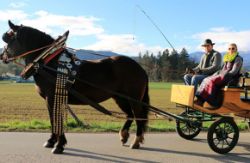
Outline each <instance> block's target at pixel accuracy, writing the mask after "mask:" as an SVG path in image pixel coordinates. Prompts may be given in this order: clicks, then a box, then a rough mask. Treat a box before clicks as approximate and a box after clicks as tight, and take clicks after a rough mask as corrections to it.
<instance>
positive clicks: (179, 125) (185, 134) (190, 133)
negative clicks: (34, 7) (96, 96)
mask: <svg viewBox="0 0 250 163" xmlns="http://www.w3.org/2000/svg"><path fill="white" fill-rule="evenodd" d="M180 116H182V117H187V113H186V112H183V113H181V114H180ZM187 118H188V117H187ZM189 119H190V120H192V121H194V120H196V119H195V118H192V117H190V118H189ZM201 126H202V124H201V123H200V125H199V126H194V125H191V124H190V123H189V122H183V121H179V120H176V131H177V133H178V134H179V135H180V136H181V137H182V138H184V139H187V140H191V139H193V138H194V137H196V136H197V135H198V134H199V133H200V131H201Z"/></svg>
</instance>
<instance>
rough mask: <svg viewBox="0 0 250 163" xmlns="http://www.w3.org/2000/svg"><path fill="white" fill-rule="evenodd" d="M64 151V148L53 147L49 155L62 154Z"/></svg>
mask: <svg viewBox="0 0 250 163" xmlns="http://www.w3.org/2000/svg"><path fill="white" fill-rule="evenodd" d="M63 151H64V148H63V147H55V148H53V149H52V151H51V153H53V154H62V153H63Z"/></svg>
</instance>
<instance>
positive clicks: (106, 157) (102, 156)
mask: <svg viewBox="0 0 250 163" xmlns="http://www.w3.org/2000/svg"><path fill="white" fill-rule="evenodd" d="M69 151H70V152H69ZM64 155H68V156H75V157H83V158H91V159H96V160H102V161H108V162H115V163H117V162H123V163H130V162H140V163H158V162H156V161H149V160H143V159H134V158H129V157H120V156H114V155H108V154H101V153H96V152H89V151H84V150H80V149H74V148H66V149H65V151H64Z"/></svg>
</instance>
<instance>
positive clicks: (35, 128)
mask: <svg viewBox="0 0 250 163" xmlns="http://www.w3.org/2000/svg"><path fill="white" fill-rule="evenodd" d="M211 124H212V122H205V123H203V127H204V130H207V129H208V128H209V126H210V125H211ZM122 125H123V123H122V122H104V121H93V122H91V124H88V125H87V126H85V127H81V126H79V125H78V124H77V123H76V122H75V121H74V120H73V119H69V120H68V121H67V129H66V130H67V132H118V131H119V130H120V128H121V126H122ZM237 125H238V127H239V130H240V131H246V130H248V124H247V123H246V122H242V121H239V122H237ZM175 128H176V125H175V121H167V120H159V121H153V122H150V123H149V124H148V132H174V131H175ZM50 129H51V126H50V122H49V121H46V120H31V121H23V122H22V121H12V122H4V123H0V131H2V132H3V131H4V132H5V131H6V132H7V131H19V132H23V131H31V132H49V131H50ZM135 129H136V126H135V124H133V125H132V126H131V131H135Z"/></svg>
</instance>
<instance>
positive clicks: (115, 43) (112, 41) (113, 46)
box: [83, 34, 164, 56]
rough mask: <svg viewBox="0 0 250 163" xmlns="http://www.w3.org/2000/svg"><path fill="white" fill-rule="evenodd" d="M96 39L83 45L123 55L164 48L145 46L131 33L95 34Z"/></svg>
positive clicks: (87, 47) (153, 51)
mask: <svg viewBox="0 0 250 163" xmlns="http://www.w3.org/2000/svg"><path fill="white" fill-rule="evenodd" d="M97 39H98V41H97V42H96V43H95V44H92V45H88V46H85V47H83V48H84V49H91V50H107V51H113V52H116V53H120V54H124V55H131V56H132V55H133V56H137V55H138V54H139V52H142V53H144V52H145V51H146V50H148V51H149V52H150V53H154V54H157V53H158V52H159V51H162V50H164V49H163V48H162V47H160V46H152V47H147V46H146V45H144V44H142V43H139V42H137V41H136V38H134V36H133V35H132V34H120V35H107V34H102V35H98V36H97Z"/></svg>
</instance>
